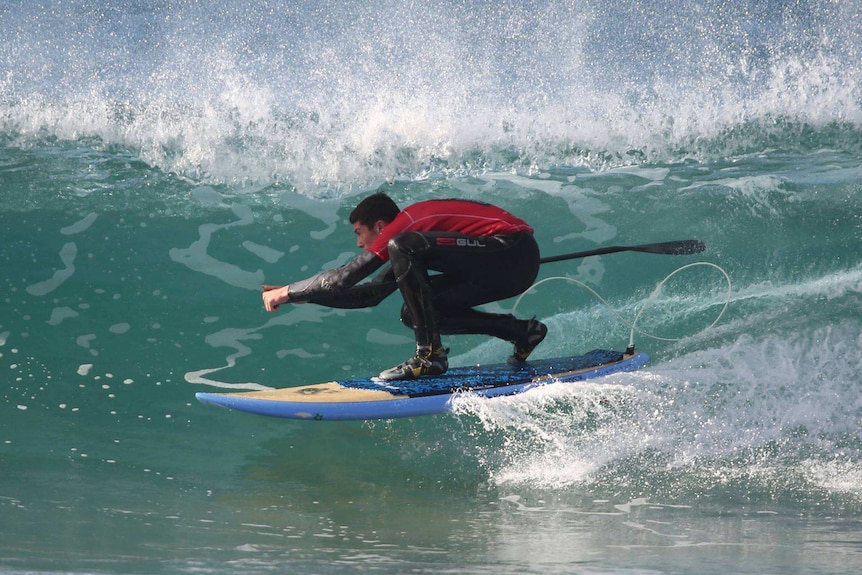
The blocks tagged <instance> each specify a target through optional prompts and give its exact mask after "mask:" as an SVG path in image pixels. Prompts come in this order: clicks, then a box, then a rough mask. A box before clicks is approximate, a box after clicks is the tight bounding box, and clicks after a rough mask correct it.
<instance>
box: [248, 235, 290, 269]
mask: <svg viewBox="0 0 862 575" xmlns="http://www.w3.org/2000/svg"><path fill="white" fill-rule="evenodd" d="M242 247H244V248H245V249H247V250H248V251H250V252H251V253H253V254H254V255H256V256H257V257H259V258H260V259H262V260H264V261H266V262H268V263H271V264H274V263H276V262H277V261H278V260H280V259H281V258H282V257H283V256H284V252H281V251H278V250H275V249H273V248H271V247H268V246H262V245H260V244H256V243H254V242H250V241H248V240H246V241H244V242H242Z"/></svg>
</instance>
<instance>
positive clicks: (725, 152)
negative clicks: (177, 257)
mask: <svg viewBox="0 0 862 575" xmlns="http://www.w3.org/2000/svg"><path fill="white" fill-rule="evenodd" d="M132 4H134V5H132ZM485 4H486V3H485V2H483V1H481V0H476V1H474V2H468V3H465V4H458V5H453V4H440V3H437V2H432V1H427V2H426V1H423V2H413V3H409V4H404V3H401V2H394V1H388V2H384V3H383V4H382V5H378V4H374V5H368V6H362V5H356V4H350V5H343V4H341V3H336V2H316V3H314V4H308V3H289V4H286V5H282V4H279V5H271V4H270V3H269V2H267V1H266V0H257V1H256V2H253V3H252V5H251V6H248V7H247V8H246V9H244V10H242V11H240V10H237V9H236V8H235V7H233V6H232V5H231V4H229V3H215V4H208V5H207V6H201V5H199V4H198V3H195V2H176V3H172V4H171V5H170V7H169V8H168V9H167V10H166V11H162V10H155V9H149V8H146V7H141V6H139V5H138V4H137V3H129V2H123V1H116V2H112V3H109V4H108V5H107V6H104V7H100V8H85V7H81V6H76V5H72V6H65V5H53V4H40V3H33V4H27V5H25V6H20V7H18V8H20V9H19V10H16V11H6V12H5V13H4V14H3V15H2V16H0V18H2V19H0V25H2V27H3V29H4V31H6V33H5V37H6V39H5V40H4V42H3V43H2V44H0V52H2V53H3V56H4V60H5V61H6V62H8V64H7V67H6V69H2V70H0V132H2V134H3V138H4V139H11V140H12V141H13V142H16V143H17V144H18V145H23V146H26V145H28V143H32V142H33V141H34V140H35V141H45V140H46V139H47V140H48V141H50V140H55V139H58V140H69V141H78V140H80V139H81V138H90V139H94V140H93V141H94V142H95V143H96V144H95V145H97V146H120V147H122V148H124V149H128V150H130V151H131V152H132V153H133V154H134V155H135V156H136V157H137V158H140V159H141V160H143V161H145V162H146V163H148V164H149V165H151V166H155V167H158V168H159V169H161V170H163V171H164V172H168V173H178V174H181V175H184V176H186V177H190V178H193V179H195V180H198V181H206V182H210V183H237V182H240V183H241V182H262V183H273V182H282V183H286V184H288V185H292V186H296V187H298V188H299V189H300V190H301V191H302V192H303V193H305V194H309V195H318V196H319V195H332V194H333V193H334V194H336V195H343V194H345V193H350V192H351V190H353V189H354V187H356V186H359V187H368V186H370V185H371V184H372V183H373V182H376V181H379V180H380V179H381V178H383V179H390V180H391V179H395V178H407V179H417V178H423V177H428V176H429V175H433V174H435V173H444V174H473V173H479V172H482V171H485V170H488V169H504V170H514V171H524V172H528V173H529V172H532V171H535V170H540V169H546V168H547V167H549V166H554V165H575V166H589V167H591V168H603V167H613V166H621V165H631V164H636V163H641V162H675V161H680V160H683V159H686V158H696V159H701V160H709V159H711V158H722V157H728V156H733V155H736V154H740V153H745V152H748V151H759V150H762V149H764V148H767V147H771V146H774V145H776V144H778V145H779V146H780V145H782V144H783V143H787V142H797V143H796V144H794V145H802V146H803V147H804V149H812V148H813V149H816V148H817V147H818V146H822V145H823V144H824V143H825V142H828V143H829V144H830V145H837V146H838V147H839V148H841V147H850V148H852V149H853V150H854V151H858V141H859V125H860V123H862V105H860V104H862V93H860V88H859V86H860V85H862V82H860V81H859V80H860V65H859V64H858V62H860V61H862V58H860V55H862V54H860V51H862V41H860V33H859V30H860V29H862V22H860V21H859V19H860V16H859V14H860V11H859V10H858V2H850V3H840V4H837V5H836V4H834V3H829V2H820V3H813V4H812V3H807V4H804V5H784V4H782V5H781V6H774V5H772V4H771V3H766V4H764V5H762V6H761V5H758V6H752V5H750V3H745V2H738V3H732V4H727V3H724V2H708V3H706V4H705V5H704V4H698V5H697V6H692V5H690V4H689V3H687V2H682V1H680V2H674V3H672V4H674V6H671V7H668V6H665V5H661V6H660V5H659V4H654V3H652V2H637V3H634V4H632V5H631V6H628V7H626V8H625V9H623V10H621V11H619V10H616V9H615V10H606V9H605V6H604V5H602V4H601V3H596V2H589V3H577V4H575V3H570V2H565V1H545V2H531V3H528V4H527V5H524V4H523V3H521V2H508V1H507V2H502V3H494V9H493V10H489V9H486V8H487V6H486V5H485ZM391 22H397V23H398V25H396V26H393V25H389V23H391ZM799 136H803V137H802V138H799Z"/></svg>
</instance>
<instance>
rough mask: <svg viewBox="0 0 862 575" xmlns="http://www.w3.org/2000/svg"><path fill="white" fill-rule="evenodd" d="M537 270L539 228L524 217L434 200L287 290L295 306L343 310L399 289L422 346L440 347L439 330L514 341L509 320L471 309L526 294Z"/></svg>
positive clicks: (404, 214)
mask: <svg viewBox="0 0 862 575" xmlns="http://www.w3.org/2000/svg"><path fill="white" fill-rule="evenodd" d="M386 262H390V264H391V265H390V266H388V267H386V268H385V269H384V270H383V271H382V272H381V273H380V274H378V275H377V276H376V277H375V278H374V279H373V280H372V281H370V282H367V283H364V284H359V282H360V281H361V280H363V279H365V278H367V277H368V276H370V275H371V274H373V273H374V272H375V271H377V270H378V269H379V268H380V267H382V266H383V265H384V264H385V263H386ZM538 270H539V248H538V246H537V245H536V241H535V240H534V239H533V228H532V227H530V226H529V225H528V224H527V223H526V222H524V221H523V220H521V219H520V218H517V217H515V216H513V215H512V214H510V213H508V212H506V211H505V210H503V209H501V208H498V207H496V206H493V205H490V204H484V203H480V202H474V201H468V200H429V201H424V202H419V203H417V204H413V205H411V206H408V207H407V208H405V209H403V210H402V211H401V212H400V213H399V214H398V216H397V217H396V218H395V219H394V220H392V222H390V223H388V224H387V225H386V226H385V227H384V228H383V230H382V231H381V233H380V234H379V235H378V236H377V238H376V240H375V241H374V243H373V244H372V245H371V246H370V247H369V249H368V250H365V251H363V253H362V254H360V255H359V256H357V257H356V258H354V259H353V260H351V261H350V262H348V263H347V264H345V265H343V266H341V267H340V268H336V269H333V270H327V271H324V272H321V273H319V274H317V275H315V276H313V277H311V278H309V279H307V280H303V281H300V282H296V283H293V284H290V286H289V288H288V289H289V294H290V300H291V301H295V302H302V301H308V302H313V303H318V304H321V305H326V306H329V307H340V308H357V307H369V306H373V305H377V304H378V303H379V302H380V301H382V300H383V299H384V298H385V297H387V296H388V295H390V294H391V293H392V292H393V291H395V289H400V290H401V293H402V295H403V297H404V307H403V308H402V321H403V322H404V323H405V324H406V325H408V326H409V327H412V328H413V329H414V330H415V333H416V342H417V345H439V333H447V334H467V333H481V334H486V335H491V336H494V337H499V338H501V339H506V340H509V341H512V340H513V338H514V337H515V331H516V329H517V328H516V325H515V322H516V320H515V319H514V318H513V317H512V316H511V315H500V314H489V313H485V312H480V311H477V310H474V309H472V308H473V307H475V306H477V305H481V304H485V303H489V302H492V301H497V300H501V299H506V298H509V297H512V296H515V295H518V294H520V293H522V292H524V291H525V290H526V289H527V288H529V287H530V286H531V285H532V283H533V281H534V280H535V278H536V275H537V273H538ZM429 271H433V272H439V273H437V274H434V275H430V274H429Z"/></svg>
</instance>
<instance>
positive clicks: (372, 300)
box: [288, 251, 397, 309]
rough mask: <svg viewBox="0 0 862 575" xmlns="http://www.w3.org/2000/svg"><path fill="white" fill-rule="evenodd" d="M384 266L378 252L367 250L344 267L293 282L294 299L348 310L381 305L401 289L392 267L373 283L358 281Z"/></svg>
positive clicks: (291, 285) (291, 287) (298, 301)
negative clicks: (398, 286) (390, 295)
mask: <svg viewBox="0 0 862 575" xmlns="http://www.w3.org/2000/svg"><path fill="white" fill-rule="evenodd" d="M382 265H383V260H381V259H380V258H379V257H377V256H376V255H375V254H374V253H372V252H369V251H363V252H362V253H361V254H360V255H358V256H356V257H355V258H353V259H352V260H350V261H349V262H347V263H346V264H344V265H343V266H341V267H338V268H335V269H331V270H326V271H323V272H320V273H319V274H317V275H315V276H312V277H310V278H308V279H305V280H302V281H298V282H295V283H292V284H290V286H289V288H288V290H289V293H290V301H292V302H296V303H302V302H309V303H316V304H320V305H325V306H327V307H337V308H348V309H349V308H359V307H371V306H374V305H377V304H378V303H380V302H381V301H383V299H384V298H386V297H387V296H388V295H389V294H391V293H392V292H394V291H395V289H397V286H396V285H395V278H394V276H393V275H392V273H391V268H389V267H387V269H386V270H384V272H382V273H381V274H379V275H378V276H377V277H375V278H374V280H372V281H371V282H368V283H366V284H362V285H359V286H357V285H356V284H357V283H359V282H360V281H362V280H363V279H365V278H367V277H368V276H370V275H371V274H372V273H374V272H375V271H377V270H378V269H379V268H380V267H381V266H382Z"/></svg>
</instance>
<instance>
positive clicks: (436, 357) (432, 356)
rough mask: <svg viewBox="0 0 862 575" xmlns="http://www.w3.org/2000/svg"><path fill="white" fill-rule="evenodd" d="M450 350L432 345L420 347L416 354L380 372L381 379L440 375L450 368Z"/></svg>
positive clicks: (391, 379)
mask: <svg viewBox="0 0 862 575" xmlns="http://www.w3.org/2000/svg"><path fill="white" fill-rule="evenodd" d="M448 353H449V350H448V349H446V348H443V347H438V348H437V349H433V350H432V349H431V348H430V347H419V348H417V349H416V355H414V356H413V357H411V358H410V359H408V360H407V361H405V362H404V363H402V364H401V365H396V366H395V367H393V368H392V369H387V370H386V371H384V372H382V373H381V374H380V379H383V380H386V381H394V380H399V379H416V378H417V377H422V376H423V375H440V374H442V373H446V370H447V369H449V358H448V357H447V354H448Z"/></svg>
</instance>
